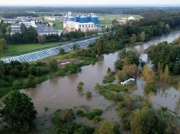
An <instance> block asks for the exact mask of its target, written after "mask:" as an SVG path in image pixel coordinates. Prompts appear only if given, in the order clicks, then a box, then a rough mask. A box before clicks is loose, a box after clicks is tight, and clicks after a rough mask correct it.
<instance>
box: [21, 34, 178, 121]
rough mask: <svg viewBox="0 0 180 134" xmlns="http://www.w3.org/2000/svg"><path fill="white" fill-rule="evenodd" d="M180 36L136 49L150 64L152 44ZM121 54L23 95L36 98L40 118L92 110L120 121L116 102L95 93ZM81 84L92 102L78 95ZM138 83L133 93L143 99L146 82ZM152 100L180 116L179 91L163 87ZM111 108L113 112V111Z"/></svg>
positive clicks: (139, 80)
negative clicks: (148, 51) (59, 111)
mask: <svg viewBox="0 0 180 134" xmlns="http://www.w3.org/2000/svg"><path fill="white" fill-rule="evenodd" d="M179 35H180V31H175V32H171V33H170V34H168V35H165V36H162V37H158V38H155V39H153V40H152V41H149V42H147V43H144V44H143V45H139V46H136V47H135V48H136V49H137V50H138V51H139V53H140V58H141V59H142V60H143V61H147V55H146V54H144V53H143V50H144V49H146V48H148V47H149V46H150V45H152V44H157V43H158V42H162V41H168V42H171V41H172V40H174V39H175V38H176V37H178V36H179ZM118 53H119V52H115V53H111V54H106V55H104V58H103V60H102V61H99V62H97V63H96V64H95V65H89V66H85V67H82V71H81V72H79V73H76V74H72V75H68V76H64V77H57V78H53V79H51V80H48V81H46V82H43V83H42V84H40V85H38V86H37V87H36V88H34V89H23V90H21V92H23V93H26V94H28V95H29V96H30V97H31V98H32V101H33V102H34V105H35V107H36V109H37V111H38V118H40V117H43V116H44V115H46V116H48V115H51V114H52V113H54V111H56V110H57V109H58V108H61V109H64V108H77V107H88V108H90V109H91V108H93V109H94V108H100V109H104V110H105V112H104V113H103V115H102V116H103V117H105V118H106V119H108V120H111V121H114V122H119V118H118V113H117V112H116V110H115V108H110V107H112V103H111V102H109V101H107V100H106V99H104V97H102V96H101V95H99V94H97V93H96V92H95V91H94V87H95V84H96V83H100V84H102V80H103V77H104V75H105V74H106V71H107V68H108V67H110V68H111V69H112V70H114V62H115V61H116V59H117V57H118ZM80 81H82V82H84V88H83V89H84V90H83V93H85V92H86V91H91V92H92V99H91V100H88V99H86V96H85V95H80V94H79V93H78V92H77V87H76V86H77V84H78V83H79V82H80ZM136 84H137V90H134V91H132V93H133V94H139V95H142V96H143V95H144V92H143V86H144V81H143V80H142V79H141V78H139V77H138V78H137V80H136ZM148 97H149V100H150V101H151V102H152V104H153V106H154V108H159V107H161V106H165V107H167V108H168V109H170V110H172V111H176V112H177V113H179V107H180V106H179V105H180V104H179V103H180V92H179V91H178V90H176V89H175V88H173V87H168V86H164V87H160V88H159V91H158V93H157V94H156V95H150V96H148ZM45 107H47V108H48V111H46V112H45ZM107 109H109V111H108V110H107Z"/></svg>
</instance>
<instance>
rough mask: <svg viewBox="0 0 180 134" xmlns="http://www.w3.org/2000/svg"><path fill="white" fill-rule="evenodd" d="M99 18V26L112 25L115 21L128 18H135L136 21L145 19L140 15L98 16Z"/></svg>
mask: <svg viewBox="0 0 180 134" xmlns="http://www.w3.org/2000/svg"><path fill="white" fill-rule="evenodd" d="M96 15H97V16H98V18H99V24H101V25H110V24H112V21H113V20H114V19H121V18H128V17H130V16H133V17H134V18H135V19H136V20H140V19H142V18H143V17H142V16H140V15H131V14H117V15H114V14H96Z"/></svg>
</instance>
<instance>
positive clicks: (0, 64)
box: [0, 61, 5, 79]
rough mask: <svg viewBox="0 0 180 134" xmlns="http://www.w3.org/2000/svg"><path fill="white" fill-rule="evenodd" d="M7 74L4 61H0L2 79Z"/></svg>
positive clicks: (0, 76)
mask: <svg viewBox="0 0 180 134" xmlns="http://www.w3.org/2000/svg"><path fill="white" fill-rule="evenodd" d="M4 75H5V68H4V63H3V62H2V61H0V78H1V79H2V78H3V77H4Z"/></svg>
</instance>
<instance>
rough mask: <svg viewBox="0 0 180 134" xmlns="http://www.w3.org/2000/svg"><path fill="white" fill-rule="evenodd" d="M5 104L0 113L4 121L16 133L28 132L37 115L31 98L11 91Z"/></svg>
mask: <svg viewBox="0 0 180 134" xmlns="http://www.w3.org/2000/svg"><path fill="white" fill-rule="evenodd" d="M3 103H4V107H3V109H2V110H1V112H0V113H1V116H2V117H3V119H4V121H5V122H6V123H8V124H9V125H10V126H11V127H12V128H13V129H14V130H15V131H21V132H27V131H28V130H29V129H30V127H31V125H32V122H33V120H34V119H35V118H36V114H37V111H36V110H35V107H34V104H33V103H32V102H31V98H30V97H29V96H28V95H26V94H23V93H20V92H18V91H11V92H10V93H9V94H8V95H7V97H6V98H5V99H4V100H3Z"/></svg>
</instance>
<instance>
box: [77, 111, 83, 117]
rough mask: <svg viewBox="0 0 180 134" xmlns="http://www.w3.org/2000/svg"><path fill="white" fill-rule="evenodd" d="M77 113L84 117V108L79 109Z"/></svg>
mask: <svg viewBox="0 0 180 134" xmlns="http://www.w3.org/2000/svg"><path fill="white" fill-rule="evenodd" d="M76 115H77V116H78V117H84V111H83V110H78V111H77V112H76Z"/></svg>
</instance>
